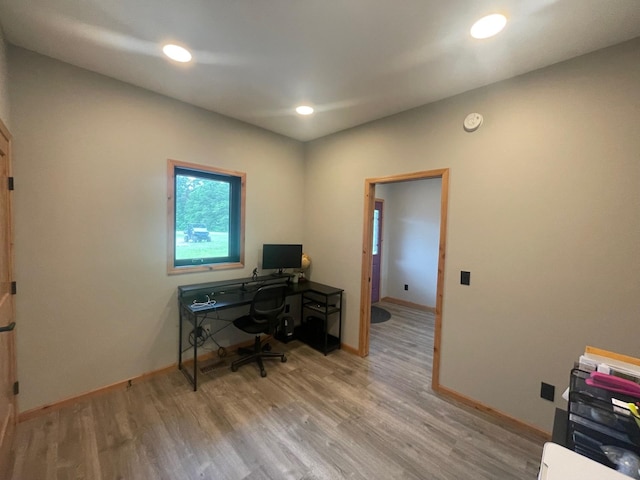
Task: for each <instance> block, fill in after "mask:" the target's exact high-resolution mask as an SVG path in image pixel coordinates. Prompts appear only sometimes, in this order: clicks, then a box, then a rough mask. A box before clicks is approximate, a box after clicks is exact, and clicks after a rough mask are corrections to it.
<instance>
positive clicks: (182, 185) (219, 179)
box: [168, 160, 246, 273]
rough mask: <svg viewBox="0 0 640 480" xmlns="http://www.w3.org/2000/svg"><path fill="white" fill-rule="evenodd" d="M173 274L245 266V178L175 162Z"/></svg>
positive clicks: (171, 233)
mask: <svg viewBox="0 0 640 480" xmlns="http://www.w3.org/2000/svg"><path fill="white" fill-rule="evenodd" d="M168 165H169V166H168V173H169V175H168V176H169V179H168V182H169V183H168V190H169V192H168V202H169V205H168V211H169V221H168V224H169V227H168V228H169V262H168V272H169V273H182V272H195V271H207V270H213V269H222V268H236V267H242V266H244V203H245V192H244V188H245V176H246V175H245V174H244V173H242V172H232V171H228V170H221V169H219V168H214V167H208V166H204V165H195V164H191V163H185V162H179V161H176V160H169V162H168Z"/></svg>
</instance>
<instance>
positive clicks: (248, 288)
mask: <svg viewBox="0 0 640 480" xmlns="http://www.w3.org/2000/svg"><path fill="white" fill-rule="evenodd" d="M289 279H290V277H289V276H288V275H284V276H273V275H264V276H258V277H247V278H236V279H232V280H222V281H219V282H210V283H199V284H194V285H182V286H180V287H178V309H179V312H180V326H179V341H178V342H179V343H178V368H179V369H180V370H182V372H183V373H184V375H185V376H186V377H187V379H188V380H189V381H190V382H191V384H192V385H193V390H194V391H196V390H197V389H198V347H199V346H203V345H204V342H206V341H207V340H208V339H205V340H204V342H203V344H201V345H198V343H199V339H198V335H197V332H200V331H201V329H202V326H203V323H204V321H205V320H206V319H207V316H208V315H211V314H215V313H216V312H219V311H221V310H225V309H229V308H236V307H242V306H245V305H250V304H251V301H252V300H253V297H254V295H255V292H256V291H257V290H258V288H260V287H262V286H264V285H270V284H274V283H285V282H287V297H291V296H295V295H300V296H302V299H303V300H302V302H301V308H300V310H301V311H300V314H301V318H303V316H304V312H305V310H309V309H310V310H311V311H313V312H315V313H317V314H319V315H321V316H322V319H323V320H324V324H323V326H324V332H323V334H324V338H320V339H318V337H317V336H316V337H313V338H312V337H311V336H309V335H308V332H305V333H306V335H304V336H300V339H301V340H302V341H305V342H306V343H308V344H309V345H311V346H312V347H314V348H316V349H318V350H320V351H322V352H323V353H324V354H325V355H326V354H327V353H328V352H329V351H330V350H333V349H334V348H340V343H341V341H342V293H343V291H344V290H342V289H340V288H336V287H331V286H329V285H323V284H321V283H317V282H309V281H305V282H300V283H292V282H288V280H289ZM330 301H331V303H329V302H330ZM194 302H195V303H194ZM334 314H335V315H336V316H338V322H339V323H338V336H337V337H335V336H333V335H329V333H328V329H329V327H328V319H329V316H331V315H334ZM226 321H227V322H228V323H227V324H226V325H224V326H223V327H221V328H219V329H218V330H216V331H215V332H212V333H211V336H210V337H209V339H211V340H212V341H213V342H214V343H215V344H216V345H218V343H217V342H216V340H215V338H214V335H215V334H216V333H217V332H220V331H221V330H223V329H224V328H226V327H228V326H230V325H231V324H232V323H231V320H226ZM185 327H186V328H188V329H190V331H189V332H188V334H187V335H186V339H187V340H188V342H187V346H186V347H185V345H184V343H185V335H184V330H185ZM298 331H299V330H298ZM191 349H193V370H192V372H190V371H189V370H188V369H187V368H186V366H185V365H184V363H183V358H182V357H183V353H185V352H186V351H188V350H191ZM223 351H224V347H221V346H220V345H218V355H220V354H221V352H223Z"/></svg>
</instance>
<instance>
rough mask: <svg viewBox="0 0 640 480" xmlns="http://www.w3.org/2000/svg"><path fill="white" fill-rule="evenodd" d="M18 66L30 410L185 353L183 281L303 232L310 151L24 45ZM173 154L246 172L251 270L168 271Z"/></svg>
mask: <svg viewBox="0 0 640 480" xmlns="http://www.w3.org/2000/svg"><path fill="white" fill-rule="evenodd" d="M9 66H10V81H9V84H10V85H9V86H10V95H11V101H12V120H13V129H12V132H13V135H14V173H15V177H16V185H17V189H16V192H15V204H14V207H15V240H16V249H15V252H16V262H15V264H16V280H17V283H18V296H17V322H18V325H19V332H18V375H19V378H20V387H21V388H20V390H21V391H20V409H21V410H22V411H25V410H29V409H31V408H34V407H37V406H40V405H44V404H47V403H51V402H55V401H59V400H61V399H63V398H66V397H69V396H74V395H78V394H81V393H84V392H87V391H90V390H93V389H95V388H99V387H103V386H105V385H109V384H112V383H115V382H119V381H122V380H125V379H127V378H130V377H133V376H136V375H139V374H142V373H144V372H149V371H153V370H156V369H159V368H162V367H166V366H169V365H171V364H174V363H176V362H177V350H178V310H177V299H176V287H177V286H178V285H181V284H192V283H200V282H205V281H213V280H221V279H225V278H234V277H242V276H249V275H250V274H251V271H252V269H253V268H254V267H255V266H256V265H258V262H259V253H260V250H261V247H262V243H263V242H264V240H265V239H267V238H268V240H269V241H280V240H281V241H285V240H286V241H290V242H291V243H297V242H302V240H303V238H302V237H303V232H302V228H301V225H302V221H303V207H302V202H300V198H303V194H304V190H303V188H304V163H303V161H302V156H303V147H302V145H301V144H300V143H299V142H296V141H293V140H290V139H287V138H285V137H282V136H279V135H276V134H272V133H269V132H266V131H265V130H261V129H259V128H255V127H252V126H249V125H247V124H244V123H241V122H237V121H234V120H231V119H228V118H226V117H222V116H220V115H216V114H213V113H210V112H207V111H204V110H201V109H198V108H195V107H192V106H189V105H186V104H183V103H181V102H178V101H175V100H171V99H168V98H166V97H163V96H160V95H157V94H154V93H151V92H148V91H145V90H142V89H139V88H136V87H133V86H130V85H127V84H124V83H121V82H118V81H115V80H112V79H109V78H107V77H103V76H100V75H97V74H94V73H91V72H88V71H86V70H82V69H79V68H75V67H72V66H70V65H68V64H64V63H61V62H58V61H55V60H52V59H50V58H47V57H43V56H40V55H37V54H34V53H31V52H28V51H25V50H22V49H18V48H14V47H11V48H9ZM168 158H171V159H177V160H182V161H188V162H194V163H200V164H205V165H212V166H216V167H220V168H224V169H231V170H238V171H244V172H246V174H247V181H246V192H247V197H246V198H247V208H246V257H245V259H246V268H244V270H237V269H236V270H229V271H223V272H214V273H201V274H187V275H173V276H169V275H167V273H166V269H167V265H166V249H167V238H166V230H167V228H166V226H167V204H166V198H167V195H166V194H167V173H166V172H167V159H168ZM274 225H277V233H274V232H273V230H274ZM222 316H223V317H224V316H227V317H230V318H233V313H232V312H228V311H227V312H224V314H222ZM234 332H235V329H233V328H230V329H227V330H226V331H225V333H226V334H228V335H237V336H238V339H240V340H246V339H248V338H249V337H247V336H243V335H244V334H241V333H234ZM234 338H235V337H234ZM237 341H239V340H237ZM233 342H234V339H233V338H229V339H226V340H225V341H224V342H223V344H224V343H233Z"/></svg>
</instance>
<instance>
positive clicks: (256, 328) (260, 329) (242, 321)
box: [233, 315, 269, 335]
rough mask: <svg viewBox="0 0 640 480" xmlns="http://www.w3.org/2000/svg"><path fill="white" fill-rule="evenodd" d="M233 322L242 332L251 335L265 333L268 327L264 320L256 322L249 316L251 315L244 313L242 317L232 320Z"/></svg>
mask: <svg viewBox="0 0 640 480" xmlns="http://www.w3.org/2000/svg"><path fill="white" fill-rule="evenodd" d="M233 324H234V325H235V327H236V328H239V329H240V330H242V331H243V332H246V333H251V334H253V335H256V334H259V333H267V332H266V329H268V327H269V324H268V323H267V322H266V321H265V322H264V323H256V322H255V321H254V320H253V318H251V315H244V316H243V317H240V318H236V319H235V320H234V321H233Z"/></svg>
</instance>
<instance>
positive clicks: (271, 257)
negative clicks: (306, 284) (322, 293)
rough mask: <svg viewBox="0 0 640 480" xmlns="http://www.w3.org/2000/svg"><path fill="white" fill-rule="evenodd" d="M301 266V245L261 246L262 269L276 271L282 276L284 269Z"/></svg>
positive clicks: (272, 244)
mask: <svg viewBox="0 0 640 480" xmlns="http://www.w3.org/2000/svg"><path fill="white" fill-rule="evenodd" d="M301 266H302V245H299V244H274V243H265V244H264V245H262V269H263V270H275V269H277V270H278V274H282V271H283V270H284V269H285V268H300V267H301Z"/></svg>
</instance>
